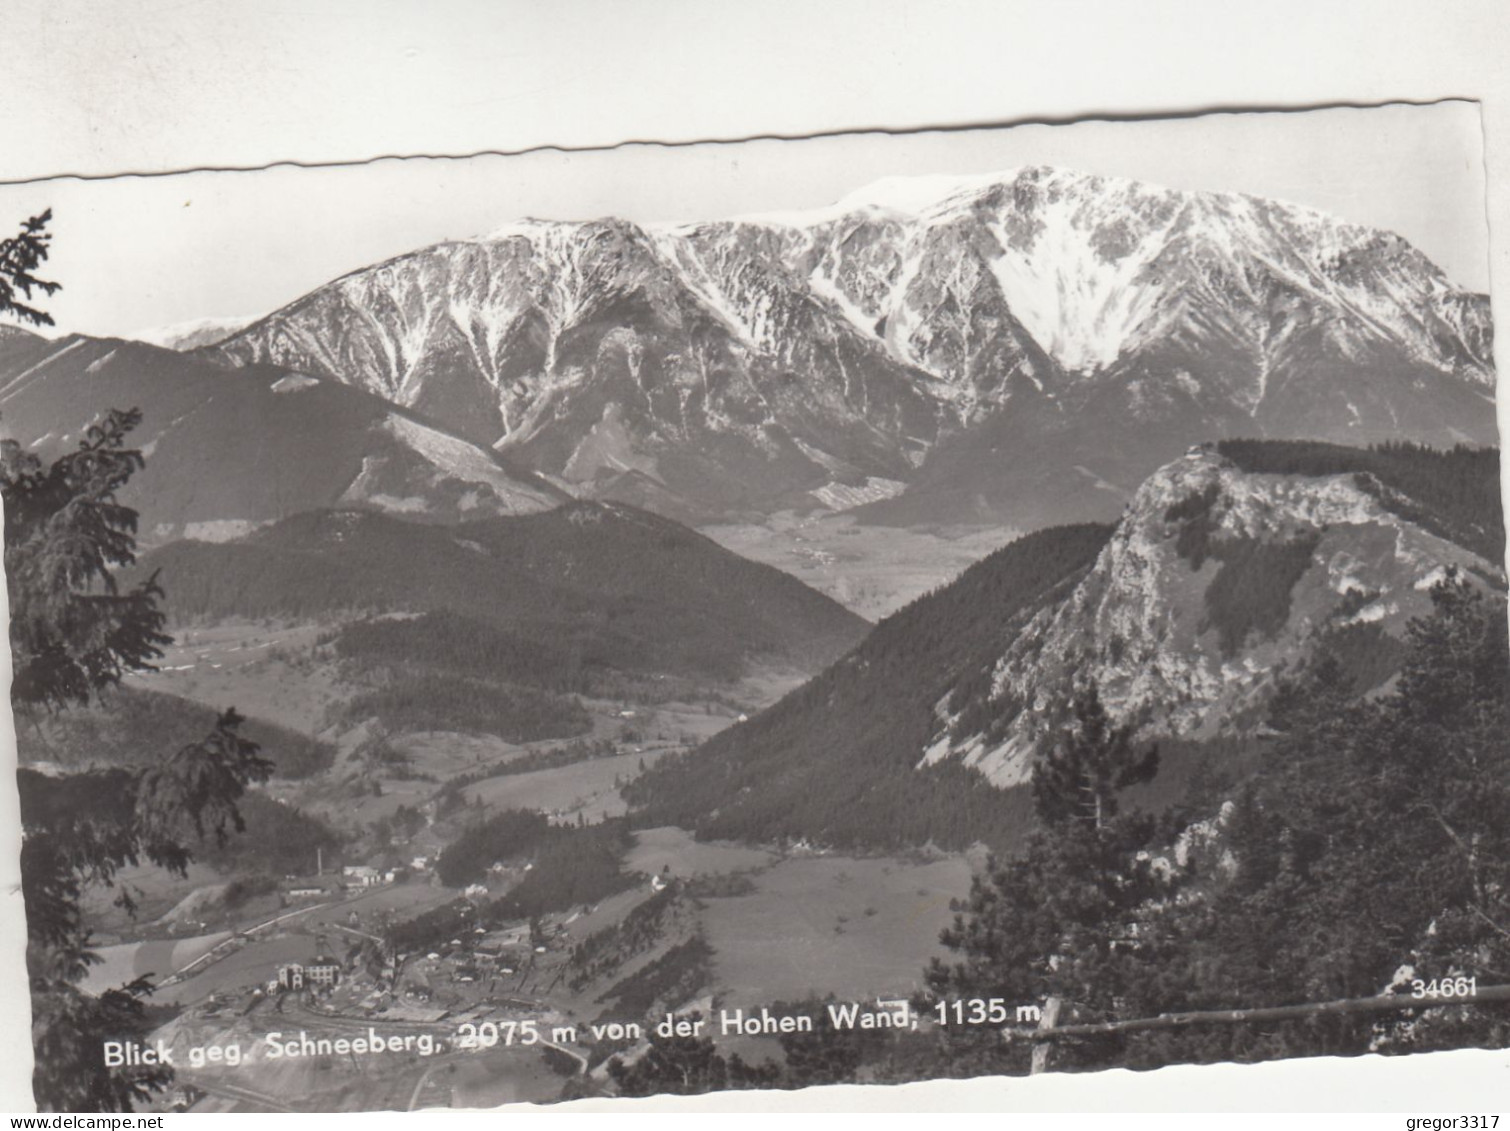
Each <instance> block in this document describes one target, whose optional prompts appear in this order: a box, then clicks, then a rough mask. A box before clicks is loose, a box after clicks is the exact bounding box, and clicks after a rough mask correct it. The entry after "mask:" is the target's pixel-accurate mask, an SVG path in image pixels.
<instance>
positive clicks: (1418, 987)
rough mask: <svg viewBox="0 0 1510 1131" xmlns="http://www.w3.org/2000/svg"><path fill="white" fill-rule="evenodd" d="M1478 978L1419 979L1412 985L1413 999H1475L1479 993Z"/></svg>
mask: <svg viewBox="0 0 1510 1131" xmlns="http://www.w3.org/2000/svg"><path fill="white" fill-rule="evenodd" d="M1478 983H1479V980H1478V978H1476V977H1474V978H1463V977H1459V978H1433V979H1432V980H1431V981H1429V982H1428V981H1426V980H1425V979H1423V978H1417V979H1415V980H1414V981H1413V982H1411V984H1410V996H1411V997H1413V998H1428V997H1431V998H1443V997H1473V996H1474V995H1475V994H1477V993H1478V992H1479V984H1478Z"/></svg>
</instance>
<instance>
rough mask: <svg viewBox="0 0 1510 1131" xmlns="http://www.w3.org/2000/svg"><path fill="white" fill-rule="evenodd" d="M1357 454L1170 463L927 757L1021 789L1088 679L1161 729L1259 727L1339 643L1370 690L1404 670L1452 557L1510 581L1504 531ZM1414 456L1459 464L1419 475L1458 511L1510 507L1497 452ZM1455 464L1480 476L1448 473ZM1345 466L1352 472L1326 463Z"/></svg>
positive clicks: (941, 723)
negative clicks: (1398, 665) (1406, 642)
mask: <svg viewBox="0 0 1510 1131" xmlns="http://www.w3.org/2000/svg"><path fill="white" fill-rule="evenodd" d="M1344 452H1345V449H1334V450H1333V451H1332V452H1328V453H1325V455H1324V456H1323V458H1322V459H1319V460H1311V461H1310V462H1311V463H1312V466H1311V468H1310V470H1311V472H1312V473H1311V474H1304V475H1297V474H1281V473H1277V472H1275V471H1273V470H1270V469H1271V468H1278V467H1283V466H1286V461H1287V458H1288V457H1287V456H1286V454H1285V452H1284V451H1280V452H1278V453H1277V454H1276V453H1275V452H1273V451H1272V450H1268V451H1266V450H1265V448H1264V447H1263V446H1262V445H1238V446H1236V447H1235V448H1234V450H1233V454H1234V455H1236V456H1237V457H1238V458H1237V460H1234V459H1232V458H1228V457H1227V456H1225V455H1223V454H1222V453H1221V452H1219V451H1217V450H1216V449H1215V448H1214V447H1212V446H1201V447H1198V448H1196V449H1194V450H1192V451H1191V452H1190V453H1188V454H1187V455H1186V456H1184V457H1183V458H1181V459H1179V460H1176V461H1175V462H1173V463H1171V464H1169V465H1168V466H1166V467H1164V468H1161V469H1160V470H1159V471H1158V472H1157V473H1156V474H1154V475H1153V476H1151V477H1150V478H1149V479H1148V480H1147V481H1146V482H1145V483H1144V484H1143V485H1142V487H1140V488H1139V490H1138V492H1137V494H1136V495H1135V497H1134V498H1133V501H1132V504H1131V506H1130V507H1129V508H1128V510H1127V512H1126V514H1125V515H1124V516H1123V518H1122V520H1121V521H1120V522H1119V523H1118V525H1117V527H1116V530H1115V532H1114V533H1113V535H1112V537H1111V540H1110V541H1109V542H1108V543H1107V545H1106V546H1105V548H1104V549H1103V550H1102V551H1101V553H1100V556H1099V557H1098V558H1097V559H1096V562H1095V564H1094V566H1092V567H1091V569H1090V570H1089V571H1088V572H1087V573H1086V574H1085V576H1084V577H1083V578H1082V579H1081V580H1080V581H1079V582H1078V584H1077V585H1076V586H1075V588H1074V589H1073V591H1072V592H1070V593H1069V594H1068V596H1067V597H1066V598H1065V599H1063V600H1061V601H1058V602H1056V603H1053V604H1049V605H1046V606H1045V607H1043V608H1042V609H1041V610H1040V611H1039V612H1038V613H1037V614H1036V615H1035V616H1033V617H1032V619H1030V620H1029V621H1027V622H1026V623H1025V624H1024V625H1023V626H1022V628H1021V630H1020V631H1019V632H1017V633H1016V634H1015V635H1014V636H1013V638H1012V639H1010V640H1008V641H1004V642H1003V648H1002V651H1001V653H1000V654H999V656H998V657H997V658H996V659H995V661H994V663H992V664H991V665H990V666H989V673H990V677H989V679H984V680H982V679H965V680H962V681H960V683H959V684H958V686H957V687H956V688H955V689H954V690H952V691H951V692H950V693H949V694H948V695H946V696H944V697H943V698H942V699H941V700H940V701H939V703H938V704H937V707H936V713H937V716H938V723H937V725H936V728H935V736H934V739H933V741H932V743H931V745H930V746H929V747H928V748H927V751H926V753H925V755H924V758H923V762H924V763H925V764H936V763H938V762H941V761H948V760H958V761H960V762H962V763H963V764H965V765H967V766H970V767H972V768H974V769H976V770H978V771H979V772H981V773H982V774H984V775H985V776H986V777H987V778H988V779H989V780H990V781H991V782H992V783H993V784H995V785H998V786H1011V785H1017V784H1020V783H1022V782H1024V781H1026V780H1027V779H1028V777H1029V776H1030V775H1031V771H1032V767H1033V763H1034V756H1035V754H1036V753H1037V752H1038V751H1039V750H1040V749H1041V747H1042V745H1043V742H1044V740H1045V739H1046V738H1049V737H1051V736H1052V735H1054V733H1055V732H1056V730H1057V728H1058V727H1060V726H1061V725H1062V724H1063V720H1064V711H1065V709H1066V707H1067V704H1068V702H1069V699H1070V696H1071V692H1072V688H1073V687H1075V686H1078V685H1081V684H1083V683H1087V682H1089V683H1093V684H1094V685H1095V686H1096V687H1097V689H1098V691H1099V693H1100V695H1101V698H1102V700H1103V702H1104V703H1105V704H1106V707H1107V709H1108V712H1109V713H1110V714H1112V715H1113V716H1114V717H1115V718H1116V719H1118V720H1121V721H1129V722H1132V723H1134V724H1136V725H1137V726H1138V727H1139V728H1140V729H1141V733H1142V734H1143V735H1144V736H1145V737H1158V736H1178V737H1182V738H1195V739H1202V738H1210V737H1212V736H1214V735H1217V734H1221V733H1233V732H1234V731H1241V730H1243V729H1245V728H1247V729H1252V728H1253V727H1254V726H1256V725H1258V724H1259V723H1260V721H1261V720H1262V718H1263V717H1264V710H1265V708H1266V706H1267V703H1268V700H1269V697H1270V696H1271V695H1272V694H1273V692H1274V689H1275V680H1276V678H1277V677H1279V676H1280V675H1282V674H1283V673H1284V672H1285V671H1286V670H1287V669H1292V668H1293V667H1294V666H1295V665H1296V664H1297V663H1299V662H1301V661H1303V660H1304V659H1305V658H1306V657H1308V656H1309V655H1311V653H1312V652H1313V651H1314V649H1315V648H1316V647H1317V645H1318V644H1319V643H1320V642H1321V641H1322V640H1323V639H1325V640H1327V641H1328V642H1329V645H1330V646H1331V647H1332V649H1333V651H1334V652H1335V654H1337V655H1339V656H1341V657H1344V658H1349V657H1350V658H1351V660H1352V662H1353V663H1354V666H1355V671H1354V673H1353V674H1354V675H1355V676H1357V677H1358V678H1359V683H1360V690H1363V689H1366V688H1368V687H1369V686H1371V681H1378V680H1383V679H1387V678H1388V677H1389V675H1390V674H1391V673H1392V671H1393V668H1392V667H1391V666H1390V661H1391V660H1392V659H1393V658H1395V657H1396V655H1397V653H1396V651H1395V650H1396V649H1397V648H1398V646H1399V644H1398V642H1399V641H1400V639H1401V638H1402V636H1403V634H1404V631H1405V626H1406V624H1407V622H1408V621H1409V620H1410V619H1411V618H1413V617H1419V616H1424V615H1426V614H1428V613H1429V612H1430V611H1431V600H1430V592H1429V591H1430V589H1431V587H1432V585H1433V584H1435V583H1436V582H1437V581H1439V580H1441V579H1442V577H1443V576H1444V575H1445V571H1446V570H1448V569H1449V568H1455V569H1457V570H1458V571H1459V572H1460V573H1461V574H1462V575H1463V576H1465V577H1476V578H1478V579H1480V580H1481V581H1486V582H1489V583H1492V584H1495V585H1497V586H1498V587H1501V588H1503V585H1504V572H1503V569H1502V568H1501V566H1500V564H1499V556H1498V555H1499V552H1500V550H1501V549H1502V546H1503V528H1502V527H1500V528H1498V529H1497V530H1490V529H1486V528H1485V524H1483V523H1480V522H1468V523H1464V522H1463V521H1461V519H1460V518H1455V517H1454V515H1452V514H1449V513H1447V511H1446V508H1444V507H1441V506H1438V505H1434V504H1436V503H1437V502H1438V500H1437V499H1433V498H1430V497H1424V498H1423V497H1412V496H1411V495H1407V494H1405V493H1403V492H1402V491H1401V490H1399V489H1398V487H1397V486H1395V485H1392V484H1391V483H1389V482H1387V481H1386V479H1382V478H1381V477H1380V476H1379V475H1376V474H1374V473H1373V472H1370V471H1358V470H1356V467H1359V466H1365V467H1366V466H1367V465H1368V462H1369V457H1367V456H1366V454H1365V453H1357V454H1356V456H1355V457H1352V459H1356V460H1357V461H1359V462H1357V463H1355V464H1353V465H1352V467H1353V469H1350V470H1344V467H1346V466H1348V464H1349V463H1351V459H1350V458H1349V457H1347V456H1346V455H1342V458H1341V461H1340V462H1338V455H1339V454H1340V453H1344ZM1255 455H1256V457H1257V458H1256V459H1255V458H1253V457H1254V456H1255ZM1404 458H1405V459H1414V460H1417V461H1420V460H1425V461H1427V462H1428V463H1437V464H1441V467H1440V468H1432V467H1427V468H1426V469H1425V470H1424V471H1423V470H1422V469H1421V467H1419V466H1418V467H1416V468H1415V469H1413V470H1411V471H1410V472H1409V475H1410V476H1411V478H1412V480H1413V481H1414V483H1425V482H1427V481H1428V480H1429V478H1430V477H1431V476H1433V475H1437V476H1439V477H1440V481H1441V482H1442V483H1444V484H1446V483H1450V484H1451V487H1452V488H1455V489H1457V498H1456V502H1457V504H1458V507H1457V513H1458V515H1461V514H1464V513H1469V512H1468V511H1467V510H1466V508H1465V507H1464V505H1463V504H1466V503H1468V501H1469V499H1470V498H1472V499H1475V500H1485V499H1486V500H1487V504H1486V505H1484V506H1480V507H1478V511H1479V512H1482V513H1484V514H1487V513H1489V512H1496V513H1497V510H1498V500H1497V498H1495V488H1496V486H1497V481H1498V475H1497V471H1498V460H1497V459H1495V458H1493V456H1492V453H1491V454H1488V455H1486V456H1483V457H1478V456H1473V455H1468V454H1459V455H1456V456H1447V457H1432V456H1430V455H1425V454H1417V455H1412V456H1407V457H1404ZM1245 459H1247V460H1248V463H1247V465H1246V467H1245V466H1244V460H1245ZM1445 460H1458V461H1459V462H1460V464H1461V465H1462V467H1467V466H1468V463H1469V462H1470V461H1473V470H1472V472H1470V473H1466V474H1465V473H1464V471H1462V470H1461V469H1460V470H1458V471H1454V472H1444V470H1443V469H1445V467H1446V464H1445V463H1444V462H1443V461H1445ZM1327 461H1331V463H1332V466H1335V467H1336V473H1335V474H1320V473H1318V472H1319V471H1321V470H1324V469H1325V468H1326V467H1327V466H1328V462H1327ZM1303 462H1305V461H1301V460H1296V461H1295V463H1296V465H1297V466H1298V465H1300V464H1301V463H1303ZM1380 466H1381V467H1384V466H1392V465H1389V464H1387V462H1384V463H1380ZM1479 480H1482V482H1478V481H1479ZM1403 481H1404V480H1397V482H1403ZM1469 483H1474V484H1475V486H1474V487H1473V489H1472V490H1468V489H1466V488H1465V485H1467V484H1469ZM1486 485H1487V489H1486ZM1465 543H1466V545H1465ZM1491 552H1492V553H1494V555H1495V556H1494V557H1493V558H1490V557H1487V556H1486V554H1488V553H1491ZM972 674H973V673H972Z"/></svg>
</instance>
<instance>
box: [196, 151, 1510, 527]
mask: <svg viewBox="0 0 1510 1131" xmlns="http://www.w3.org/2000/svg"><path fill="white" fill-rule="evenodd" d="M1491 338H1492V334H1491V329H1490V320H1489V312H1488V300H1487V298H1486V297H1485V296H1483V295H1477V294H1471V293H1468V292H1465V291H1463V290H1461V289H1459V288H1457V287H1455V286H1454V285H1453V284H1452V283H1451V282H1450V281H1449V280H1448V279H1447V278H1446V277H1445V276H1444V275H1443V273H1442V272H1441V271H1440V270H1439V269H1438V268H1437V267H1436V266H1435V265H1434V264H1432V263H1431V262H1430V260H1428V259H1427V258H1426V257H1425V256H1424V255H1422V254H1421V253H1420V252H1419V251H1417V250H1416V249H1415V248H1414V247H1412V246H1411V245H1410V244H1409V243H1408V242H1406V241H1405V240H1404V239H1401V238H1400V237H1398V236H1396V235H1394V234H1391V233H1388V232H1384V231H1380V230H1376V229H1371V228H1367V227H1363V226H1360V225H1356V224H1350V223H1346V222H1343V221H1340V220H1338V219H1335V218H1333V217H1329V216H1325V215H1323V214H1320V213H1317V212H1314V211H1310V210H1308V209H1304V208H1300V207H1297V206H1293V205H1289V204H1284V203H1280V202H1276V201H1272V200H1264V199H1260V198H1256V197H1250V196H1242V195H1237V194H1216V193H1201V192H1184V191H1176V190H1171V189H1163V188H1158V187H1154V186H1150V185H1145V184H1140V183H1137V182H1133V181H1127V180H1121V179H1117V178H1110V177H1102V176H1094V175H1089V174H1083V173H1077V172H1072V171H1066V170H1056V169H1049V168H1044V167H1026V168H1022V169H1017V170H1012V171H1009V172H1006V173H1001V174H994V175H989V176H976V177H922V178H896V179H892V180H889V181H882V182H879V183H878V184H876V185H873V186H871V187H870V188H868V189H865V190H862V191H861V192H859V193H857V194H855V195H853V196H851V197H848V198H846V199H845V200H843V201H841V202H840V203H838V204H837V205H835V206H832V207H830V208H827V209H823V210H818V211H814V212H808V213H794V214H789V215H770V216H757V217H746V218H742V219H734V220H727V221H718V222H707V223H693V224H637V223H632V222H629V221H626V220H621V219H603V220H594V221H585V222H575V221H573V222H556V221H536V220H526V221H520V222H518V223H513V224H510V225H507V226H505V227H503V228H500V229H499V230H497V231H495V232H493V233H490V234H488V235H486V236H484V237H481V238H478V239H474V240H467V241H458V242H449V243H444V244H439V245H436V246H433V247H429V248H424V249H421V250H419V251H416V252H413V253H411V254H408V255H404V256H400V257H398V258H396V259H393V260H390V261H388V262H385V263H382V264H378V265H376V266H373V267H369V268H364V269H362V270H359V271H355V272H353V273H351V274H349V275H347V276H344V277H342V278H340V279H338V280H335V281H333V282H331V283H329V284H327V285H325V286H323V287H320V288H318V289H317V290H315V291H314V292H312V293H310V294H308V295H306V296H304V297H303V298H301V299H299V300H297V301H295V302H293V303H291V304H289V305H288V306H286V307H284V308H282V309H280V310H277V311H275V312H273V313H272V314H270V315H268V316H266V317H264V318H262V319H259V320H257V321H255V322H253V323H252V324H251V325H249V326H247V327H245V328H244V329H242V330H240V331H238V332H235V333H232V334H230V336H228V337H227V338H226V339H225V340H224V341H222V342H220V343H219V344H217V345H212V346H206V347H202V348H201V349H200V351H199V355H200V356H204V357H212V358H215V359H218V360H221V361H229V362H233V363H236V364H253V363H261V364H272V365H277V366H283V367H288V368H292V369H294V370H297V371H299V372H301V373H308V374H311V375H314V376H317V377H321V378H326V379H330V380H335V381H340V382H344V383H346V384H349V385H351V386H353V387H356V388H360V389H363V390H365V391H367V392H370V393H372V394H375V395H377V396H380V397H382V398H384V399H386V400H388V401H391V402H393V403H395V404H397V405H400V406H402V407H404V408H407V409H410V410H413V411H415V412H419V413H421V414H423V415H424V416H425V417H426V418H427V419H430V420H433V421H435V422H437V423H438V424H439V425H441V426H443V427H445V428H447V429H449V430H451V431H453V432H455V433H456V434H458V435H461V436H464V437H465V438H467V439H468V440H471V441H473V442H474V443H477V444H480V445H484V446H489V447H492V448H494V449H496V450H497V451H499V452H500V453H503V454H505V455H507V456H509V457H510V458H512V459H514V460H517V461H519V462H520V463H521V464H522V465H523V466H527V467H529V468H532V469H533V470H535V471H537V472H541V473H544V474H546V475H548V476H551V477H554V478H558V479H559V480H560V481H562V482H563V483H565V484H568V485H570V487H571V488H572V489H573V490H574V491H576V492H577V493H579V494H582V495H585V496H589V497H597V498H607V499H621V500H625V501H629V502H633V503H636V504H639V505H643V506H646V507H648V508H650V509H653V510H657V511H659V512H660V513H663V514H667V515H670V516H672V517H677V518H680V519H683V520H692V521H694V522H702V521H714V520H723V519H728V518H730V517H731V516H742V517H748V516H751V515H755V516H759V515H761V514H769V513H771V512H773V511H775V510H780V509H787V508H795V509H802V508H817V507H826V508H829V509H846V508H859V511H860V513H861V515H862V516H864V517H865V518H867V519H869V520H871V521H876V522H884V523H890V524H902V525H924V524H947V523H950V522H969V523H987V524H998V525H1007V526H1010V527H1013V528H1015V529H1019V530H1023V529H1030V528H1034V527H1037V526H1041V525H1044V524H1045V523H1049V522H1055V521H1061V522H1062V521H1068V520H1078V519H1108V518H1112V517H1114V516H1115V515H1116V513H1117V512H1118V511H1119V510H1120V509H1121V507H1122V506H1123V505H1124V504H1125V503H1126V501H1127V500H1128V498H1130V497H1131V494H1132V492H1133V491H1134V490H1135V489H1136V488H1137V486H1138V484H1139V483H1140V482H1141V481H1142V480H1143V479H1144V478H1145V477H1146V476H1147V475H1148V474H1150V473H1151V472H1152V471H1153V470H1155V469H1156V468H1157V467H1159V466H1161V465H1162V464H1164V463H1166V462H1167V461H1168V460H1170V459H1172V458H1174V457H1175V456H1177V455H1178V454H1179V453H1180V452H1181V451H1183V450H1184V448H1185V447H1187V446H1188V445H1189V444H1191V443H1194V442H1197V441H1200V440H1207V439H1216V438H1221V437H1226V436H1257V437H1281V438H1299V437H1306V438H1313V439H1323V440H1332V441H1336V442H1343V443H1351V444H1367V443H1374V442H1380V441H1385V440H1391V439H1400V438H1407V439H1412V440H1417V441H1421V442H1429V443H1435V444H1451V443H1455V442H1459V441H1467V442H1474V443H1488V442H1492V441H1493V440H1494V439H1495V424H1494V412H1493V389H1494V379H1495V378H1494V369H1493V362H1492V357H1491Z"/></svg>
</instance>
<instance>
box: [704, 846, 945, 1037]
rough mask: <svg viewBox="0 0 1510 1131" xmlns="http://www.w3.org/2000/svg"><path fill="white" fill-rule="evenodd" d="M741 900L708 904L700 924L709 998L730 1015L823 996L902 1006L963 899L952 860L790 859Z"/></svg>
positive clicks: (760, 877)
mask: <svg viewBox="0 0 1510 1131" xmlns="http://www.w3.org/2000/svg"><path fill="white" fill-rule="evenodd" d="M755 879H756V884H757V890H756V891H755V892H753V893H752V894H750V895H743V896H735V897H732V898H720V899H714V898H710V899H708V900H706V903H707V910H706V911H705V912H704V916H703V921H704V923H705V924H706V929H707V937H708V941H709V942H710V943H711V944H712V945H713V949H714V951H715V957H714V960H713V961H714V979H715V983H714V984H715V988H716V989H717V990H719V991H720V992H721V993H722V994H723V996H724V998H725V1000H726V1001H727V1002H728V1003H729V1004H731V1005H734V1006H745V1007H751V1006H760V1005H766V1004H769V1003H771V1002H775V1001H793V1000H796V999H799V998H803V997H806V996H808V995H810V994H817V995H819V996H823V995H826V994H829V993H832V994H835V995H836V996H838V997H840V998H845V999H853V1000H856V1001H858V1000H861V999H866V998H869V999H873V998H875V997H877V996H878V995H879V996H883V997H896V996H905V995H906V994H908V993H910V992H911V991H913V990H915V989H918V988H920V987H921V986H922V975H923V968H924V966H926V965H927V963H928V960H929V959H930V958H933V957H935V956H944V955H945V954H946V952H945V951H944V949H943V947H941V946H940V945H939V941H938V936H939V931H940V930H941V929H942V928H944V927H946V926H948V924H949V923H950V921H951V920H952V917H953V914H952V912H951V911H950V909H949V903H950V900H952V899H958V898H962V897H964V896H966V895H968V894H969V891H970V865H969V864H968V863H967V862H966V861H965V860H964V859H963V858H962V857H950V858H948V859H945V860H939V861H935V862H932V863H911V862H907V861H904V860H898V859H894V858H886V857H868V858H861V859H857V858H853V857H842V856H808V857H793V858H790V859H787V860H783V861H782V862H781V863H779V864H776V865H775V866H773V867H771V868H769V869H767V870H766V871H764V872H762V873H760V874H759V875H758V876H757V877H756V878H755Z"/></svg>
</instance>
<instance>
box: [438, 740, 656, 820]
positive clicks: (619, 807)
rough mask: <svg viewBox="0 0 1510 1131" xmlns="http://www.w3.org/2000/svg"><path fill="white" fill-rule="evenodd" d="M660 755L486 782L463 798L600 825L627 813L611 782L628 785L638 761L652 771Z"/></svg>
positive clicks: (597, 761) (589, 763) (619, 757)
mask: <svg viewBox="0 0 1510 1131" xmlns="http://www.w3.org/2000/svg"><path fill="white" fill-rule="evenodd" d="M665 753H666V750H665V749H664V748H662V749H649V748H647V749H646V750H645V751H644V753H642V754H636V753H629V754H616V755H614V756H612V757H609V758H594V759H592V760H591V761H587V762H576V763H573V764H572V765H570V766H561V767H558V768H557V769H554V770H535V771H532V772H531V773H527V774H510V775H508V776H507V777H501V778H489V779H487V780H486V781H482V782H478V783H477V784H476V785H474V786H471V787H470V788H469V789H467V791H466V797H467V800H468V801H471V800H473V799H475V798H481V799H482V803H483V804H484V805H488V806H491V807H493V808H495V809H538V810H540V811H541V812H542V813H550V814H556V815H559V816H562V817H570V818H573V819H575V818H576V816H577V814H578V813H580V814H582V816H583V818H584V819H585V820H587V821H589V822H593V821H601V820H603V818H605V817H618V816H621V815H622V814H623V813H624V811H625V809H626V808H627V806H626V805H625V804H624V799H623V798H622V797H620V796H619V789H618V785H616V784H615V779H616V778H617V779H620V780H621V781H628V780H629V779H630V778H633V777H634V776H635V775H636V774H638V773H639V772H640V764H641V763H642V762H643V763H644V765H645V766H652V765H654V764H655V763H656V761H657V760H659V759H660V758H661V756H662V755H664V754H665Z"/></svg>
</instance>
